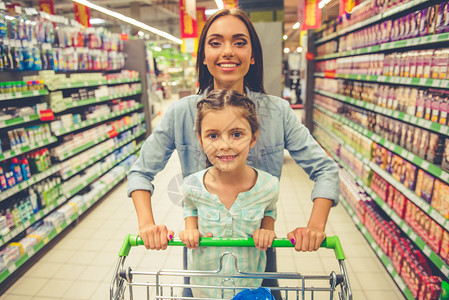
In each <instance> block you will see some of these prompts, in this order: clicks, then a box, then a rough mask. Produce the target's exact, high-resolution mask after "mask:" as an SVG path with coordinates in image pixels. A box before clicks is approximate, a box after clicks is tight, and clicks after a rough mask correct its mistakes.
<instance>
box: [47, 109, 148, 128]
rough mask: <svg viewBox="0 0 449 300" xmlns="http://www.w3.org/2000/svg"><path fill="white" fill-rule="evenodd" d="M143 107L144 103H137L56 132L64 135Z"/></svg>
mask: <svg viewBox="0 0 449 300" xmlns="http://www.w3.org/2000/svg"><path fill="white" fill-rule="evenodd" d="M141 107H143V105H142V104H139V105H136V106H134V107H132V108H128V109H125V110H122V111H118V112H113V113H110V114H108V115H105V116H101V117H98V118H95V119H91V120H86V121H83V122H81V123H80V124H75V125H72V126H70V127H69V128H67V129H62V130H58V131H55V132H54V134H55V135H56V136H60V135H63V134H66V133H69V132H72V131H75V130H78V129H82V128H85V127H87V126H90V125H93V124H96V123H100V122H103V121H106V120H109V119H112V118H115V117H118V116H121V115H124V114H127V113H130V112H132V111H135V110H138V109H140V108H141Z"/></svg>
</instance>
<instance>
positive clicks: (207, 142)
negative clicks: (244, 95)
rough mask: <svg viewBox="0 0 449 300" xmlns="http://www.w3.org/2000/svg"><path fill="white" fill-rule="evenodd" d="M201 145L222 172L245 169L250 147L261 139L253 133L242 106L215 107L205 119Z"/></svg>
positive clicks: (202, 122)
mask: <svg viewBox="0 0 449 300" xmlns="http://www.w3.org/2000/svg"><path fill="white" fill-rule="evenodd" d="M198 139H199V141H200V143H201V147H202V148H203V150H204V152H205V153H206V155H207V158H208V159H209V161H210V162H211V163H212V164H213V165H214V166H215V167H216V168H218V169H219V170H220V171H222V172H231V171H238V170H241V169H242V168H244V167H245V166H246V158H247V157H248V152H249V149H250V148H252V147H254V145H255V144H256V140H257V133H256V135H255V136H253V135H252V133H251V127H250V124H249V122H248V120H247V119H246V118H245V117H243V115H242V108H239V107H232V106H227V107H225V108H224V109H222V110H211V111H208V112H206V113H205V114H204V116H203V120H202V121H201V136H199V135H198Z"/></svg>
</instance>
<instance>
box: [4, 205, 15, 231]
mask: <svg viewBox="0 0 449 300" xmlns="http://www.w3.org/2000/svg"><path fill="white" fill-rule="evenodd" d="M5 217H6V226H8V228H9V230H13V229H14V227H15V226H16V225H15V224H14V218H13V217H12V213H11V209H10V208H7V209H6V212H5Z"/></svg>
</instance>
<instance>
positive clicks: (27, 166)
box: [0, 148, 52, 191]
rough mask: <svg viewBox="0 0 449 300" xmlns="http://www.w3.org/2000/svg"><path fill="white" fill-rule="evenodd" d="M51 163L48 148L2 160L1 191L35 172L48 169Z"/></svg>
mask: <svg viewBox="0 0 449 300" xmlns="http://www.w3.org/2000/svg"><path fill="white" fill-rule="evenodd" d="M51 165H52V164H51V158H50V151H48V149H47V148H41V149H39V150H35V151H31V152H28V153H27V154H26V155H21V156H19V157H13V158H11V159H9V160H6V161H3V162H1V163H0V191H5V190H7V189H10V188H12V187H14V186H15V185H17V184H19V183H21V182H23V181H27V180H28V179H29V178H31V176H33V175H35V174H39V173H42V172H45V171H47V170H48V169H49V168H50V167H51Z"/></svg>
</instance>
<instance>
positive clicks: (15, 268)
mask: <svg viewBox="0 0 449 300" xmlns="http://www.w3.org/2000/svg"><path fill="white" fill-rule="evenodd" d="M15 270H17V267H16V265H15V264H12V265H10V266H9V267H8V271H9V273H11V274H12V273H14V271H15Z"/></svg>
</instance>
